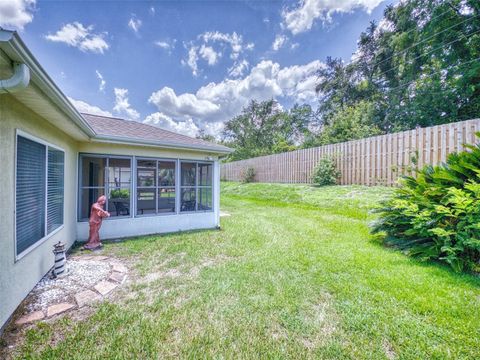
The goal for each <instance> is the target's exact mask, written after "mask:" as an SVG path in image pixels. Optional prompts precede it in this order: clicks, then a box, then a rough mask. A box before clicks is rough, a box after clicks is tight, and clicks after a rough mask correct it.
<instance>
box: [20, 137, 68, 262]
mask: <svg viewBox="0 0 480 360" xmlns="http://www.w3.org/2000/svg"><path fill="white" fill-rule="evenodd" d="M19 136H20V137H23V138H26V139H29V140H31V141H34V142H36V143H39V144H42V145H44V146H46V151H45V236H43V237H42V238H41V239H39V240H37V241H36V242H35V243H34V244H32V245H30V246H29V247H28V248H26V249H25V250H23V251H22V252H21V253H19V254H17V153H18V152H17V151H18V137H19ZM49 147H51V148H53V149H55V150H58V151H62V152H63V159H64V161H63V200H64V201H63V219H62V225H61V226H59V227H58V228H56V229H55V230H53V231H52V232H50V233H48V232H47V229H48V223H47V216H48V148H49ZM65 160H66V157H65V149H63V148H61V147H59V146H57V145H54V144H52V143H50V142H48V141H45V140H43V139H41V138H38V137H36V136H33V135H31V134H29V133H27V132H25V131H23V130H20V129H15V159H14V180H13V181H14V192H13V234H14V235H13V237H14V240H15V246H14V249H13V251H14V258H15V262H17V261H19V260H20V259H22V258H23V257H25V255H27V254H29V253H30V252H32V251H33V250H34V249H36V248H37V247H39V246H40V245H42V244H43V243H44V242H45V241H47V240H48V239H49V238H51V237H52V236H53V235H55V234H56V233H58V232H59V231H61V230H62V229H63V228H64V227H65V162H66V161H65Z"/></svg>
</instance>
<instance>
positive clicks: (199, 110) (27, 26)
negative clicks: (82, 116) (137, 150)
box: [0, 0, 393, 135]
mask: <svg viewBox="0 0 480 360" xmlns="http://www.w3.org/2000/svg"><path fill="white" fill-rule="evenodd" d="M392 2H393V0H387V1H381V0H342V1H339V0H296V1H288V2H286V1H185V2H182V1H172V2H165V1H160V2H159V1H101V2H96V1H83V2H82V1H62V2H61V1H39V0H37V1H35V0H0V26H2V27H4V28H7V29H17V30H18V31H19V32H20V35H21V37H22V38H23V40H24V41H25V42H26V44H27V46H28V47H29V48H30V50H31V51H32V52H33V54H34V55H35V56H36V57H37V59H38V60H39V61H40V63H41V64H42V66H43V67H44V68H45V70H46V71H47V72H48V73H49V74H50V76H51V77H52V78H53V79H54V81H55V82H56V83H57V84H58V85H59V87H60V88H61V89H62V90H63V92H64V93H65V94H66V95H67V96H68V97H69V98H70V99H71V101H72V102H73V103H74V104H75V105H76V106H77V108H79V110H81V111H86V112H93V113H99V114H104V115H112V116H118V117H123V118H127V119H131V120H136V121H145V122H147V123H149V124H152V125H156V126H159V127H163V128H166V129H169V130H173V131H177V132H182V133H185V134H187V135H195V134H196V133H197V132H198V130H199V129H205V130H206V131H207V133H211V134H214V135H218V134H219V132H220V131H221V129H222V124H223V123H224V122H225V121H226V120H228V119H229V118H231V117H232V116H235V115H237V114H238V113H239V112H240V111H241V109H242V107H243V106H245V105H246V104H247V103H248V101H249V100H251V99H257V100H266V99H270V98H275V99H277V100H278V101H279V102H280V103H281V104H282V105H283V106H284V107H286V108H288V107H290V106H291V105H292V104H293V103H295V102H299V103H304V102H306V103H310V104H312V105H313V106H316V104H317V100H316V96H315V92H314V87H315V82H316V75H315V72H316V71H317V70H318V68H319V67H321V66H322V62H323V61H325V59H326V57H327V56H333V57H342V58H343V59H345V60H346V61H348V60H349V59H350V57H351V56H352V53H353V52H354V51H355V49H356V41H357V39H358V37H359V35H360V32H361V31H363V30H364V29H365V28H366V27H367V26H368V24H369V22H370V21H372V20H376V21H377V22H378V21H379V20H381V18H382V13H383V10H384V8H385V6H387V4H388V3H392Z"/></svg>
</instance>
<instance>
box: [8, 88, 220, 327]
mask: <svg viewBox="0 0 480 360" xmlns="http://www.w3.org/2000/svg"><path fill="white" fill-rule="evenodd" d="M65 121H68V118H65ZM17 131H21V132H23V133H25V134H28V135H30V136H33V137H35V138H37V139H39V140H41V141H44V142H47V143H49V144H52V145H54V146H56V147H59V148H61V149H63V150H64V151H65V194H64V196H65V197H64V225H63V227H62V228H60V229H59V230H58V231H56V232H55V233H54V234H53V235H51V236H50V237H48V236H47V237H46V238H45V239H44V240H42V242H41V243H39V244H38V246H36V247H35V248H33V249H32V250H30V251H29V252H27V253H26V254H25V255H22V257H21V258H17V257H16V255H15V142H16V134H17ZM82 153H88V154H103V155H124V156H130V157H131V158H132V159H134V157H154V158H170V159H178V160H203V161H206V160H208V161H213V162H214V174H213V179H214V183H213V191H214V195H213V197H214V199H213V207H214V209H213V211H208V212H199V213H180V214H179V213H177V214H171V215H163V216H149V217H130V218H123V219H109V220H106V221H104V224H103V226H102V230H101V232H100V235H101V237H102V238H103V239H108V238H118V237H127V236H135V235H142V234H152V233H161V232H171V231H181V230H190V229H200V228H214V227H217V226H219V219H220V217H219V204H220V200H219V197H220V192H219V189H220V173H219V170H220V169H219V164H218V157H217V156H216V155H215V154H209V153H205V152H195V151H186V150H177V149H161V148H158V147H153V146H137V145H126V144H118V143H97V142H94V141H82V140H76V139H74V138H72V137H71V136H69V135H68V134H66V133H64V132H62V131H60V130H59V129H58V128H57V127H56V126H54V125H53V124H52V122H50V121H47V119H45V118H42V117H41V116H39V115H38V114H36V113H35V112H33V111H32V110H30V109H29V108H28V107H27V106H25V105H24V104H23V103H21V102H19V101H17V100H16V99H15V98H14V97H13V96H11V95H7V94H4V95H0V164H1V169H0V185H1V190H0V204H1V209H2V216H0V234H1V236H0V328H1V327H2V326H3V325H4V324H5V322H6V321H7V320H8V319H9V317H10V316H11V314H12V313H13V312H14V311H15V309H16V308H17V306H18V305H19V304H20V303H21V301H22V300H23V299H24V298H25V297H26V296H27V294H28V293H29V292H30V291H31V290H32V288H33V287H34V286H35V285H36V284H37V282H38V281H39V280H40V279H41V278H42V277H43V276H44V275H45V274H46V273H47V272H48V271H49V270H50V269H51V268H52V266H53V261H54V257H53V253H52V249H53V245H54V244H55V243H56V242H58V241H62V242H63V243H65V244H66V245H67V247H71V246H72V245H73V244H74V242H75V241H76V240H80V241H83V240H85V239H86V238H87V235H88V223H87V222H78V221H77V208H78V204H77V201H78V200H77V198H78V195H77V194H78V180H77V179H78V159H79V154H82ZM132 170H133V169H132ZM132 196H133V195H132Z"/></svg>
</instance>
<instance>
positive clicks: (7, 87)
mask: <svg viewBox="0 0 480 360" xmlns="http://www.w3.org/2000/svg"><path fill="white" fill-rule="evenodd" d="M29 82H30V70H29V68H28V66H27V65H25V64H21V63H14V65H13V75H12V77H10V78H9V79H5V80H0V94H4V93H13V92H16V91H20V90H23V89H25V88H26V87H27V86H28V84H29Z"/></svg>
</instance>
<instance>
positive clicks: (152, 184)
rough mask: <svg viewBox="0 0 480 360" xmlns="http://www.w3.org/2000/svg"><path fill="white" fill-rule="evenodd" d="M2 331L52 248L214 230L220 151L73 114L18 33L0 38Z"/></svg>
mask: <svg viewBox="0 0 480 360" xmlns="http://www.w3.org/2000/svg"><path fill="white" fill-rule="evenodd" d="M0 79H1V80H0V166H1V171H0V184H1V190H0V204H1V210H2V211H1V216H0V234H1V235H0V328H1V327H2V326H3V325H4V324H5V323H6V321H7V320H8V319H9V317H10V316H11V314H12V313H13V312H14V310H15V309H16V308H17V306H18V305H19V303H20V302H21V301H22V300H23V299H24V298H25V296H26V295H27V294H28V293H29V292H30V290H31V289H32V288H33V287H34V286H35V285H36V283H37V282H38V281H39V280H40V279H41V278H42V277H43V276H44V275H45V274H46V273H47V272H48V271H49V270H50V269H51V268H52V266H53V261H54V258H53V254H52V249H53V245H54V244H55V243H57V242H59V241H61V242H63V243H65V244H66V245H67V247H70V246H71V245H72V244H73V243H74V242H75V241H76V240H86V239H87V237H88V221H87V220H88V216H89V208H90V206H91V204H92V203H93V202H94V201H95V200H96V199H97V197H98V196H99V195H103V194H105V195H106V197H107V203H106V205H105V206H106V208H107V210H108V211H109V212H110V213H111V217H110V218H108V219H106V220H105V221H104V223H103V226H102V229H101V231H100V235H101V238H102V239H112V238H119V237H126V236H135V235H144V234H153V233H164V232H173V231H183V230H192V229H203V228H215V227H218V226H219V203H220V199H219V196H220V187H219V186H220V172H219V162H218V161H219V158H220V157H222V156H224V155H225V154H227V153H229V152H230V151H231V150H230V149H229V148H227V147H224V146H220V145H217V144H212V143H209V142H206V141H203V140H199V139H194V138H190V137H188V136H184V135H180V134H176V133H173V132H169V131H166V130H162V129H159V128H157V127H153V126H149V125H145V124H142V123H139V122H134V121H127V120H122V119H117V118H109V117H102V116H96V115H91V114H80V113H79V112H78V111H77V110H76V109H75V108H74V107H73V106H72V104H71V103H70V102H69V101H68V99H67V98H66V96H65V95H64V94H63V93H62V92H61V90H60V89H59V88H58V87H57V86H56V85H55V83H54V82H53V81H52V80H51V78H50V77H49V76H48V74H47V73H46V72H45V71H44V70H43V69H42V67H41V65H40V64H39V63H38V62H37V60H35V58H34V57H33V55H32V54H31V53H30V51H29V50H28V48H27V47H26V46H25V44H24V43H23V42H22V40H21V39H20V37H19V36H18V34H17V33H16V32H11V31H6V30H3V29H1V28H0Z"/></svg>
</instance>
